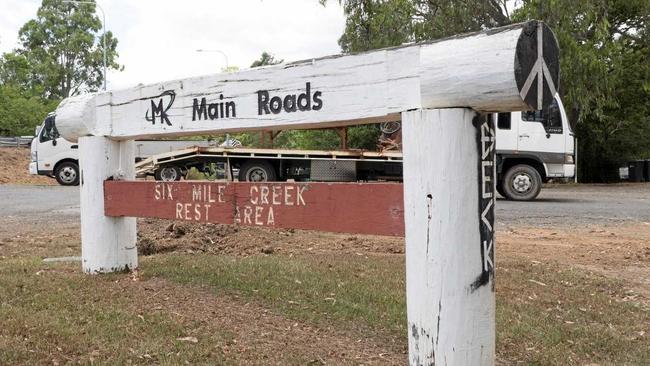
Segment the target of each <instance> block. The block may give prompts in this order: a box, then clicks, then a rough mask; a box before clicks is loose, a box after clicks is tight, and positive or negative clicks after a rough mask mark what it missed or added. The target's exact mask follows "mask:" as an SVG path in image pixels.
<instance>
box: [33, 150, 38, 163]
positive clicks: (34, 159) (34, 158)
mask: <svg viewBox="0 0 650 366" xmlns="http://www.w3.org/2000/svg"><path fill="white" fill-rule="evenodd" d="M36 154H37V152H36V151H32V161H36V160H37V159H36V158H37V156H36Z"/></svg>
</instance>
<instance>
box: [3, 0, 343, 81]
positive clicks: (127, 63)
mask: <svg viewBox="0 0 650 366" xmlns="http://www.w3.org/2000/svg"><path fill="white" fill-rule="evenodd" d="M40 3H41V0H0V9H2V10H3V11H0V53H3V52H7V51H11V50H12V49H14V48H15V47H17V39H18V30H19V29H20V27H21V26H22V25H23V24H25V22H27V21H28V20H30V19H33V18H35V17H36V10H37V9H38V7H39V5H40ZM97 3H98V4H99V5H100V6H101V7H102V8H103V9H104V11H105V14H106V23H107V29H108V30H111V31H112V32H113V34H114V35H115V36H116V37H117V39H118V41H119V43H118V53H119V55H120V56H119V60H118V62H120V63H121V64H122V65H124V71H122V72H115V71H112V72H109V74H108V88H109V89H120V88H126V87H129V86H133V85H137V84H139V83H144V84H148V83H154V82H158V81H164V80H173V79H178V78H184V77H189V76H198V75H206V74H212V73H218V72H220V71H221V69H222V68H223V67H225V66H226V64H225V62H226V59H225V57H224V56H223V55H222V54H221V53H218V52H200V53H199V52H196V50H197V49H205V50H220V51H222V52H223V53H225V54H226V55H227V57H228V64H229V65H230V66H238V67H240V68H247V67H249V66H250V64H251V63H252V62H253V61H254V60H256V59H258V58H259V57H260V55H261V53H262V52H263V51H267V52H270V53H272V54H273V55H275V56H276V58H280V59H284V60H285V61H295V60H303V59H307V58H313V57H314V58H315V57H320V56H326V55H331V54H337V53H340V48H339V46H338V43H337V41H338V39H339V37H340V36H341V34H342V33H343V30H344V26H345V18H344V16H343V9H342V8H341V6H340V5H339V4H338V2H337V1H330V2H329V3H328V5H327V6H326V7H323V6H321V5H320V4H319V3H318V0H97ZM8 9H11V10H10V11H7V10H8ZM98 15H100V18H101V12H100V11H99V10H98Z"/></svg>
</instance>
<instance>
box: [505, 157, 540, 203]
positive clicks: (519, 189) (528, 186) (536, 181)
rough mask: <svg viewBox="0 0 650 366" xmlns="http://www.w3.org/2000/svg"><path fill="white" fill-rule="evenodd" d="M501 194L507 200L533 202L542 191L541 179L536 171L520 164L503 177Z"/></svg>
mask: <svg viewBox="0 0 650 366" xmlns="http://www.w3.org/2000/svg"><path fill="white" fill-rule="evenodd" d="M502 182H503V183H502V184H503V186H502V189H503V193H505V196H506V198H507V199H509V200H513V201H530V200H534V199H535V197H537V195H538V194H539V191H540V190H541V189H542V177H541V176H540V175H539V172H538V171H537V169H535V168H533V167H532V166H530V165H525V164H520V165H515V166H513V167H512V168H510V169H508V171H507V172H506V174H505V176H504V177H503V181H502Z"/></svg>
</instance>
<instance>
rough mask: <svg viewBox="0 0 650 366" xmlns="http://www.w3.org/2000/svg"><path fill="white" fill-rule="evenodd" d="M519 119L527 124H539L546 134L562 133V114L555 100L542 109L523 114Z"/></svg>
mask: <svg viewBox="0 0 650 366" xmlns="http://www.w3.org/2000/svg"><path fill="white" fill-rule="evenodd" d="M521 119H523V120H524V121H528V122H540V123H541V124H542V125H543V126H544V130H546V132H547V133H558V134H561V133H562V114H561V113H560V106H559V104H558V103H557V100H556V99H553V102H552V103H551V104H550V105H549V106H548V107H547V108H544V109H541V110H538V111H531V112H523V113H522V114H521Z"/></svg>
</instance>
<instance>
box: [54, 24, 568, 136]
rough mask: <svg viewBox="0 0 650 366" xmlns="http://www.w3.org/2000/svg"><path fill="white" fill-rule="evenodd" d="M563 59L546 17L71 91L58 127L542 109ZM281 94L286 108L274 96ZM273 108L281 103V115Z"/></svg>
mask: <svg viewBox="0 0 650 366" xmlns="http://www.w3.org/2000/svg"><path fill="white" fill-rule="evenodd" d="M542 51H543V52H542ZM540 60H541V61H540ZM558 64H559V61H558V47H557V41H556V40H555V37H554V36H553V33H552V32H551V31H550V29H549V28H548V27H547V26H545V25H544V24H543V23H540V22H528V23H522V24H516V25H512V26H508V27H504V28H498V29H494V30H489V31H484V32H479V33H474V34H469V35H463V36H458V37H453V38H449V39H444V40H440V41H436V42H429V43H421V44H414V45H407V46H402V47H396V48H388V49H382V50H376V51H371V52H367V53H361V54H354V55H338V56H330V57H324V58H320V59H314V60H306V61H299V62H293V63H287V64H281V65H275V66H269V67H262V68H256V69H250V70H243V71H240V72H234V73H224V74H217V75H208V76H202V77H193V78H188V79H182V80H174V81H168V82H161V83H156V84H152V85H143V86H137V87H134V88H130V89H126V90H117V91H108V92H104V93H99V94H96V95H92V96H79V97H72V98H68V99H66V100H64V101H63V102H62V103H61V105H60V106H59V108H58V109H57V126H58V129H59V131H60V132H61V134H62V135H63V136H64V137H65V138H66V139H68V140H71V141H75V140H76V139H77V138H78V137H80V136H86V135H93V136H109V137H112V138H116V139H134V138H147V137H149V138H154V137H163V136H179V135H197V134H210V133H224V132H229V131H244V130H264V129H267V130H268V129H276V130H277V129H287V128H323V127H334V126H341V125H351V124H359V123H370V122H381V121H387V120H396V119H399V113H401V112H403V111H406V110H412V109H419V108H445V107H469V108H473V109H475V110H479V111H512V110H530V109H540V108H541V107H542V106H543V105H546V104H549V103H550V102H551V100H552V96H553V95H554V93H555V91H554V90H553V89H554V88H556V87H557V85H558V79H557V78H558V74H559V69H558ZM538 80H539V81H543V82H542V83H537V81H538ZM307 85H309V89H310V90H309V92H307ZM265 91H266V92H268V94H269V95H268V98H265V94H264V92H265ZM317 93H319V94H317ZM303 94H304V95H305V97H308V98H305V99H303V100H302V105H303V106H304V108H303V109H304V110H297V111H292V110H293V109H294V107H295V104H294V102H293V99H292V98H293V97H291V96H295V98H296V102H299V100H298V99H299V98H300V96H301V95H303ZM274 96H277V97H279V98H280V99H279V101H280V102H281V103H280V104H278V103H277V102H278V100H275V102H268V101H269V100H270V99H271V98H272V97H274ZM287 97H288V99H287ZM203 98H205V102H206V110H205V113H204V112H203V110H202V109H201V103H202V101H203ZM222 98H223V99H222ZM307 100H309V101H310V105H309V108H307ZM195 103H196V108H195ZM210 103H212V104H213V109H212V110H211V111H210V112H212V113H208V110H209V108H208V106H209V104H210ZM226 103H231V104H226ZM274 103H275V104H274ZM285 103H286V104H285ZM273 106H280V108H279V111H278V113H273V108H272V107H273ZM267 107H269V109H268V114H267V109H266V108H267ZM221 108H223V111H222V109H221ZM260 108H261V109H260ZM197 111H201V113H197ZM198 116H201V118H200V119H199V118H198Z"/></svg>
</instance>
